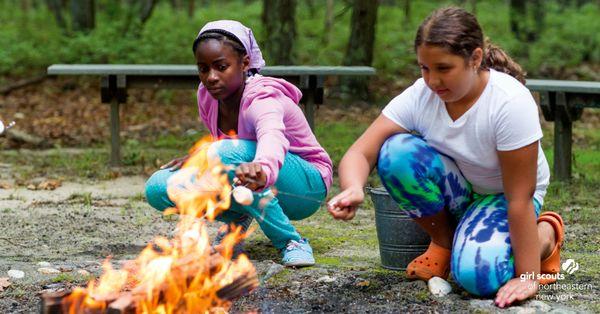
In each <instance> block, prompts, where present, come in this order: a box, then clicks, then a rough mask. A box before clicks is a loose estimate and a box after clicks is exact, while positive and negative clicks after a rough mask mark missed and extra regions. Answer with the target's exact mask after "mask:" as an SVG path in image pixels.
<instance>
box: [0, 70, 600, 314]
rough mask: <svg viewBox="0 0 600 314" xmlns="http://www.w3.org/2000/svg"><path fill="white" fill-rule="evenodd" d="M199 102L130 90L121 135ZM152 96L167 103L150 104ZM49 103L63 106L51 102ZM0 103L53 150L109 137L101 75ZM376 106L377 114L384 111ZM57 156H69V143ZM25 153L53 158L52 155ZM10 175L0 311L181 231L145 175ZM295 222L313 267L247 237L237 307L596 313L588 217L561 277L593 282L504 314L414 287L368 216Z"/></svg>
mask: <svg viewBox="0 0 600 314" xmlns="http://www.w3.org/2000/svg"><path fill="white" fill-rule="evenodd" d="M192 96H193V95H192V94H190V95H187V94H180V93H171V92H151V91H139V92H135V93H132V95H130V102H129V104H128V105H127V106H124V107H123V109H122V110H123V111H122V116H123V117H124V119H123V121H122V123H123V129H122V134H121V135H122V136H124V137H127V138H131V139H138V138H140V139H141V138H145V137H147V136H148V134H155V133H163V132H166V133H169V132H179V133H181V132H182V130H187V129H189V128H194V126H197V124H198V122H197V112H196V109H195V104H194V100H193V97H192ZM156 99H159V100H160V101H159V102H160V103H161V105H164V104H168V106H154V105H155V102H156V101H155V100H156ZM48 102H51V103H58V104H60V106H47V103H48ZM163 103H164V104H163ZM0 108H1V109H2V111H1V115H0V118H2V119H3V120H5V121H10V120H15V121H17V125H18V126H19V127H20V128H21V130H22V131H24V132H26V133H28V134H31V135H35V136H39V137H42V138H44V139H45V140H46V141H45V145H46V146H48V147H61V146H62V145H64V146H65V147H66V146H69V145H79V146H80V147H81V146H86V145H93V144H96V143H101V142H103V141H104V140H105V139H106V138H107V136H108V127H107V121H108V120H107V118H106V117H107V116H108V106H106V105H104V104H100V102H99V97H98V90H97V81H95V80H77V81H76V80H72V79H61V80H58V79H57V80H47V81H45V82H44V83H42V84H40V85H37V86H32V87H28V88H24V89H22V90H19V91H16V92H13V93H11V94H10V95H8V96H6V97H0ZM323 109H326V110H327V111H326V112H327V115H326V116H327V117H326V119H327V121H337V120H339V119H344V118H347V116H348V115H352V117H351V119H352V120H353V121H359V119H364V120H365V121H370V120H372V118H373V116H374V114H370V113H369V114H366V113H365V109H364V108H361V107H348V108H340V109H331V110H329V109H328V108H322V109H321V110H323ZM371 110H372V111H374V112H375V113H377V112H378V109H377V108H374V109H371ZM322 113H323V111H321V114H322ZM594 117H596V118H597V117H598V116H594ZM82 121H84V122H85V123H82ZM594 121H595V122H594ZM594 121H592V122H594V125H593V126H590V127H588V126H587V125H584V127H583V128H582V129H593V128H597V125H598V119H596V120H594ZM590 123H591V122H590ZM574 138H575V143H579V142H580V141H582V140H581V138H583V139H586V138H585V137H581V136H580V134H579V133H577V132H575V134H574ZM0 147H1V148H2V149H3V150H7V151H8V150H12V149H14V148H23V147H28V144H23V143H17V142H14V141H2V142H0ZM37 148H39V147H37ZM75 151H76V150H75ZM87 151H88V153H89V151H91V149H90V150H87ZM15 152H16V153H21V151H15ZM62 152H63V153H70V151H69V149H65V148H62ZM27 154H39V155H36V156H35V157H36V158H42V159H43V158H46V155H44V154H45V150H39V151H37V150H36V151H33V152H28V153H27ZM92 154H93V152H92ZM17 158H18V157H17ZM13 159H14V158H13ZM22 160H29V159H25V158H22ZM48 165H50V166H48ZM48 165H46V166H45V168H50V167H51V165H52V162H48ZM153 166H155V165H153ZM20 167H23V165H20ZM14 170H15V166H14V165H13V164H10V163H8V162H7V161H5V160H1V159H0V183H1V182H8V183H9V184H10V186H9V187H7V188H0V278H1V277H8V274H7V272H8V271H9V270H20V271H23V272H24V277H23V278H22V279H15V278H10V279H9V280H10V283H11V285H10V286H9V287H8V288H6V289H5V290H4V291H0V313H37V312H38V311H39V309H38V305H39V293H40V292H41V291H42V290H44V289H48V288H49V289H54V288H56V287H62V286H67V287H69V286H74V285H85V283H86V282H87V281H88V280H89V279H90V278H91V277H93V276H98V275H99V274H100V271H101V269H100V265H101V262H102V261H103V260H104V259H105V258H106V257H107V256H112V261H113V263H114V264H115V265H116V266H119V264H120V262H121V261H123V260H127V259H131V258H134V257H135V256H136V255H137V254H138V253H139V252H140V251H141V250H142V248H143V247H144V246H145V245H146V244H147V243H148V242H149V241H150V240H152V239H153V238H154V237H156V236H158V235H163V236H168V235H169V233H170V232H172V231H173V229H174V227H175V224H176V222H175V221H173V220H172V219H168V218H164V217H163V216H162V215H161V214H160V213H158V212H157V211H155V210H153V209H152V208H151V207H150V206H149V205H147V204H146V202H145V199H144V196H143V190H144V181H145V179H146V177H144V176H128V175H124V176H118V177H117V178H115V179H112V180H99V179H98V178H97V177H94V176H90V177H89V178H87V179H86V178H81V177H78V178H72V177H65V178H61V180H62V185H61V186H60V187H58V188H57V189H55V190H53V191H44V190H35V191H32V190H29V189H27V185H28V184H26V183H25V184H23V183H22V182H21V183H19V184H14V183H15V182H13V181H11V180H14V178H20V177H21V176H20V175H13V173H12V172H13V171H14ZM48 172H49V173H46V174H45V176H46V177H48V178H54V177H55V176H54V175H53V174H52V173H51V169H50V171H48ZM92 173H93V172H92ZM138 173H144V171H138ZM40 180H43V178H40ZM590 203H591V204H597V202H595V201H594V202H590ZM589 206H591V205H588V207H589ZM593 207H594V209H596V207H597V206H596V205H594V206H593ZM586 208H587V207H586ZM561 210H563V209H562V208H561ZM564 210H565V211H566V210H570V211H571V212H570V213H568V214H569V215H570V217H583V218H585V219H588V220H590V219H591V218H592V217H589V216H588V215H587V214H580V213H577V212H576V211H577V207H573V208H572V209H571V208H567V209H564ZM582 212H583V210H582ZM588 212H591V211H588V209H586V211H585V213H588ZM565 213H566V212H565ZM590 215H592V214H590ZM583 218H582V219H583ZM296 226H297V227H298V228H299V230H301V233H302V234H303V235H306V236H308V237H309V238H310V239H311V245H312V246H313V248H314V250H315V257H316V259H317V265H316V266H314V267H310V268H305V269H297V270H296V269H284V268H283V267H282V266H281V265H279V264H278V263H279V262H280V261H279V255H278V254H277V253H276V252H275V249H274V248H273V247H272V246H271V245H270V243H269V241H268V240H267V239H266V238H265V237H264V235H262V234H261V232H260V231H257V232H256V233H255V234H254V235H252V236H251V238H250V239H249V240H248V241H247V245H246V248H247V251H248V253H249V256H250V258H251V259H252V261H253V263H254V264H255V266H256V268H257V270H258V274H259V276H260V279H261V282H262V284H261V286H260V287H259V288H258V289H256V290H255V291H254V292H252V293H251V294H250V295H248V296H246V297H243V298H241V299H239V300H237V301H236V302H235V303H234V304H233V307H232V309H231V310H232V312H252V311H259V312H264V313H309V312H316V313H321V312H334V313H338V312H349V313H398V312H411V313H412V312H426V313H434V312H435V313H437V312H483V313H488V312H500V313H541V312H557V313H579V312H597V311H600V305H599V304H600V301H599V300H600V297H599V296H598V290H597V288H598V285H599V282H598V276H599V275H598V269H599V266H598V265H595V264H597V261H598V259H597V258H596V257H594V256H597V254H598V253H600V251H598V246H597V243H598V241H599V240H600V239H599V238H598V227H597V226H593V225H590V224H582V223H581V221H579V222H577V221H573V224H572V225H568V226H567V230H566V245H567V246H569V247H570V251H569V254H568V255H567V254H566V255H565V256H569V258H574V259H576V260H577V261H578V262H579V263H581V264H582V268H581V270H580V271H578V272H576V273H575V274H574V275H573V276H570V277H568V278H566V279H565V281H564V282H565V283H566V284H583V285H591V289H588V288H585V287H589V286H585V287H584V288H585V289H583V288H582V289H579V290H573V289H566V288H564V287H559V288H555V289H550V290H545V291H542V292H541V293H540V298H539V299H538V300H530V301H528V302H525V303H523V304H519V305H517V306H513V307H511V308H509V309H506V310H500V309H497V308H496V307H495V306H494V305H493V304H492V301H491V300H490V299H478V298H474V297H472V296H470V295H468V294H467V293H465V292H464V291H463V290H462V289H460V288H459V287H458V286H456V285H455V284H454V283H452V282H451V284H452V286H453V292H452V293H450V294H449V295H448V296H446V297H444V298H438V297H434V296H432V295H431V294H430V293H429V291H428V289H427V285H426V284H425V283H424V282H418V281H409V280H407V279H406V278H405V276H404V274H403V273H402V272H396V271H389V270H385V269H383V268H382V267H381V265H380V261H379V252H378V247H377V238H376V232H375V219H374V212H373V210H371V209H363V210H359V211H358V213H357V217H356V218H355V219H354V220H353V221H351V222H349V223H346V224H343V223H338V222H333V220H332V219H331V218H330V217H329V216H328V214H327V213H326V211H325V210H323V209H322V210H321V211H319V212H318V213H317V214H315V215H314V216H312V217H310V218H309V219H307V220H305V221H302V222H299V223H298V224H296ZM216 228H217V226H216V225H213V226H211V229H210V232H211V233H212V234H214V232H215V230H216ZM348 230H352V232H348ZM565 256H563V259H564V257H565ZM43 267H44V268H52V269H55V270H56V271H57V273H54V274H43V273H41V272H40V271H39V269H40V268H43ZM0 290H1V289H0ZM542 297H543V298H542ZM571 297H572V299H571Z"/></svg>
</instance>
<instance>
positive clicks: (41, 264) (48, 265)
mask: <svg viewBox="0 0 600 314" xmlns="http://www.w3.org/2000/svg"><path fill="white" fill-rule="evenodd" d="M37 265H38V266H40V267H51V266H52V264H50V263H48V262H39V263H37Z"/></svg>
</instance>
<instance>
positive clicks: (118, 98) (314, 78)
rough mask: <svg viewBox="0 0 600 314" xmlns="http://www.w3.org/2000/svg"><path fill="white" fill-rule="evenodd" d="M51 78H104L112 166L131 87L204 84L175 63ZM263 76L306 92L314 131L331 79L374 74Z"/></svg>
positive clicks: (268, 70) (349, 70)
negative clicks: (325, 87)
mask: <svg viewBox="0 0 600 314" xmlns="http://www.w3.org/2000/svg"><path fill="white" fill-rule="evenodd" d="M48 74H49V75H86V76H100V77H101V79H100V98H101V100H102V102H103V103H110V106H111V110H110V134H111V154H110V164H111V165H112V166H118V165H120V163H121V148H120V147H121V144H120V136H119V133H120V128H121V127H120V120H119V107H120V104H122V103H125V102H126V101H127V89H128V88H167V89H186V88H190V89H196V88H198V84H199V83H200V79H199V77H198V69H197V68H196V66H195V65H172V64H136V65H133V64H53V65H51V66H49V67H48ZM261 74H263V75H268V76H275V77H282V78H285V79H286V80H288V81H290V82H292V83H294V84H295V85H296V86H298V88H300V90H301V91H302V100H301V103H302V104H303V105H304V114H305V116H306V118H307V120H308V123H309V125H310V127H311V128H314V116H315V105H320V104H323V85H324V81H325V78H326V77H328V76H365V75H374V74H375V69H374V68H372V67H368V66H268V67H265V68H263V69H262V70H261Z"/></svg>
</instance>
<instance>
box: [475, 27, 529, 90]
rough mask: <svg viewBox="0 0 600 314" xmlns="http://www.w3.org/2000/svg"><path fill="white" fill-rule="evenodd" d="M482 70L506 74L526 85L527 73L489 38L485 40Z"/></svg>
mask: <svg viewBox="0 0 600 314" xmlns="http://www.w3.org/2000/svg"><path fill="white" fill-rule="evenodd" d="M481 68H482V69H494V70H496V71H499V72H504V73H506V74H508V75H510V76H512V77H514V78H516V79H517V80H519V82H521V83H523V85H525V76H526V75H527V73H526V72H525V71H523V68H521V66H520V65H519V64H518V63H517V62H515V61H514V60H513V59H512V58H511V57H510V56H509V55H508V54H507V53H506V52H505V51H504V50H502V48H500V47H499V46H497V45H494V44H492V43H491V42H490V40H489V39H488V38H486V40H485V47H484V49H483V62H482V63H481Z"/></svg>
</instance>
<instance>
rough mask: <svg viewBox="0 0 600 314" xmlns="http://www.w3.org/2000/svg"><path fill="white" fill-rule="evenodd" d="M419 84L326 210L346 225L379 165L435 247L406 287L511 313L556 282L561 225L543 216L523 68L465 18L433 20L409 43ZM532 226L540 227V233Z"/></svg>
mask: <svg viewBox="0 0 600 314" xmlns="http://www.w3.org/2000/svg"><path fill="white" fill-rule="evenodd" d="M414 46H415V51H416V54H417V60H418V63H419V66H420V67H421V74H422V78H421V79H419V80H417V81H416V82H415V83H414V84H413V85H412V86H410V87H409V88H407V89H406V90H405V91H404V92H403V93H402V94H400V95H399V96H397V97H396V98H394V99H393V100H392V101H391V102H390V103H389V104H388V105H387V106H386V107H385V109H384V110H383V112H382V114H381V115H380V116H379V117H378V118H377V119H376V120H375V121H374V122H373V124H371V126H370V127H369V128H368V129H367V130H366V131H365V133H364V134H363V135H362V136H361V137H360V138H359V139H358V140H357V141H356V142H355V143H354V144H353V145H352V147H350V149H349V150H348V152H347V153H346V154H345V156H344V158H343V159H342V161H341V163H340V166H339V176H340V185H341V190H342V192H341V193H339V194H338V195H336V196H335V197H333V198H332V199H331V201H330V202H329V204H330V205H329V211H330V213H331V214H332V216H333V217H334V218H336V219H343V220H349V219H352V218H353V217H354V215H355V211H356V209H357V207H358V206H359V205H360V204H361V203H362V201H363V200H364V192H363V187H364V185H365V183H366V181H367V177H368V175H369V173H370V172H371V170H372V169H373V168H374V167H375V165H377V170H378V173H379V176H380V177H381V180H382V182H383V184H384V186H385V187H386V189H387V190H388V192H389V193H390V195H391V196H392V197H393V199H394V200H395V201H396V202H397V203H398V204H399V205H400V206H399V207H400V208H401V209H402V210H405V211H406V212H407V213H408V215H410V216H411V217H412V218H413V219H414V220H415V221H416V222H417V223H418V224H419V225H420V226H421V227H422V228H423V229H424V230H425V231H426V232H427V233H428V234H429V235H430V236H431V239H432V241H431V244H430V246H429V248H428V250H427V251H426V252H425V253H424V254H423V255H421V256H419V257H417V258H416V259H415V260H413V261H412V262H411V263H410V264H409V265H408V267H407V276H408V277H409V278H414V279H422V280H428V279H430V278H431V277H433V276H438V277H442V278H447V277H448V275H449V272H450V270H451V271H452V274H453V277H454V280H455V281H456V282H457V283H458V284H459V285H461V286H462V287H463V288H465V289H466V290H467V291H469V292H471V293H473V294H476V295H481V296H488V295H493V294H496V299H495V301H496V304H497V305H498V306H500V307H504V306H508V305H510V304H511V303H513V302H514V301H517V300H524V299H527V298H529V297H531V296H533V295H535V294H536V293H537V291H538V283H543V284H546V283H551V282H554V281H556V278H557V273H558V270H559V264H560V247H561V243H562V239H563V228H564V224H563V221H562V219H561V218H560V216H559V215H558V214H556V213H552V212H546V213H544V214H542V215H541V216H539V218H537V216H538V215H539V211H540V208H541V206H542V203H543V198H544V195H545V193H546V187H547V186H548V181H549V177H550V175H549V170H548V163H547V162H546V158H545V157H544V153H543V151H542V150H541V147H540V142H539V141H540V139H541V138H542V131H541V127H540V122H539V118H538V111H537V106H536V104H535V101H534V100H533V98H532V96H531V94H530V92H529V91H528V90H527V88H526V87H525V86H524V85H523V82H524V74H523V72H522V70H521V67H520V66H519V65H518V64H516V63H515V62H514V61H512V60H511V59H510V57H508V56H507V55H506V53H504V51H502V50H501V49H500V48H498V47H495V46H493V45H490V44H484V39H483V34H482V30H481V27H480V26H479V24H478V22H477V19H476V18H475V16H473V15H472V14H470V13H468V12H466V11H465V10H463V9H460V8H445V9H440V10H437V11H435V12H433V13H432V14H431V15H430V16H429V17H427V18H426V19H425V21H423V23H422V24H421V26H420V27H419V29H418V31H417V35H416V38H415V45H414ZM536 218H537V226H536Z"/></svg>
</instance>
